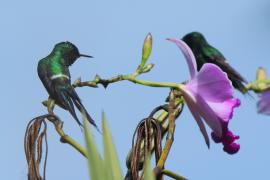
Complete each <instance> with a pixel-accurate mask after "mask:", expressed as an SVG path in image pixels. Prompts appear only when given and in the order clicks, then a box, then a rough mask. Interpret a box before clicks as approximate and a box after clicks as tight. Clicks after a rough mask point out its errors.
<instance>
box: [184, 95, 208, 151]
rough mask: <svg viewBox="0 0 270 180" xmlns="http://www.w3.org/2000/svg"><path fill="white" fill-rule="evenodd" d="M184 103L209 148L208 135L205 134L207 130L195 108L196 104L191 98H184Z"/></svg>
mask: <svg viewBox="0 0 270 180" xmlns="http://www.w3.org/2000/svg"><path fill="white" fill-rule="evenodd" d="M185 100H186V104H187V106H188V108H189V110H190V112H191V114H192V115H193V117H194V118H195V120H196V122H197V124H198V126H199V128H200V131H201V133H202V135H203V137H204V140H205V143H206V145H207V147H208V148H210V141H209V137H208V134H207V131H206V129H205V126H204V123H203V121H202V119H201V116H200V114H199V113H198V112H197V108H196V104H195V103H194V102H193V100H192V99H190V98H186V99H185Z"/></svg>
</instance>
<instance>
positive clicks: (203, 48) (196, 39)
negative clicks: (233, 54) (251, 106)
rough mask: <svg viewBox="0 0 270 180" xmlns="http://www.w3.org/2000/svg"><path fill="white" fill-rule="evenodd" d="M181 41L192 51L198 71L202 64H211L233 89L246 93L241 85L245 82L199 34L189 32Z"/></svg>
mask: <svg viewBox="0 0 270 180" xmlns="http://www.w3.org/2000/svg"><path fill="white" fill-rule="evenodd" d="M182 40H183V41H185V43H187V45H188V46H189V47H190V48H191V50H192V51H193V53H194V55H195V58H196V61H197V70H200V69H201V67H202V66H203V64H204V63H213V64H215V65H217V66H219V67H220V68H221V69H222V70H223V71H224V72H226V73H227V75H228V78H229V79H230V80H231V81H232V84H233V86H234V88H236V89H238V90H239V91H240V92H242V93H245V92H246V91H247V90H246V88H245V85H244V84H243V83H246V82H247V81H246V80H245V79H244V78H243V77H242V76H241V75H240V74H239V73H238V72H237V71H236V70H235V69H234V68H232V67H231V66H230V64H229V63H228V62H227V61H226V59H225V57H224V56H223V55H222V54H221V52H220V51H219V50H217V49H216V48H214V47H213V46H211V45H210V44H208V42H207V41H206V39H205V38H204V36H203V35H202V34H201V33H199V32H191V33H189V34H187V35H185V36H184V37H183V38H182Z"/></svg>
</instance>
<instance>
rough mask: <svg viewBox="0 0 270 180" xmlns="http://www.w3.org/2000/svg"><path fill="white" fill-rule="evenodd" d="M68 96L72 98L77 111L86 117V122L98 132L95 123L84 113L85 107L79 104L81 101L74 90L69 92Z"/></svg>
mask: <svg viewBox="0 0 270 180" xmlns="http://www.w3.org/2000/svg"><path fill="white" fill-rule="evenodd" d="M69 95H70V97H71V98H72V101H73V102H74V104H75V106H76V107H77V108H78V109H79V111H80V112H81V113H82V114H84V115H85V116H86V119H87V120H88V122H89V123H90V124H92V125H93V126H94V127H95V128H96V129H97V130H98V131H99V132H100V130H99V128H98V126H97V125H96V123H95V121H94V120H93V118H91V116H90V115H89V113H88V112H87V111H86V109H85V107H84V106H83V104H82V103H81V100H80V98H79V96H78V95H77V93H76V92H75V91H74V89H72V90H70V91H69Z"/></svg>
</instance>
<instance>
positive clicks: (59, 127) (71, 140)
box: [48, 115, 87, 157]
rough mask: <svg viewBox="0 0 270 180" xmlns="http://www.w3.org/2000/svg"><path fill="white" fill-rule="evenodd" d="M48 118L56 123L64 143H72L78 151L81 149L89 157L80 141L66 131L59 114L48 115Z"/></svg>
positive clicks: (55, 125) (57, 130) (56, 128)
mask: <svg viewBox="0 0 270 180" xmlns="http://www.w3.org/2000/svg"><path fill="white" fill-rule="evenodd" d="M48 120H49V121H50V122H52V123H53V124H54V127H55V130H56V132H57V133H58V134H59V135H60V141H61V142H62V143H67V144H69V145H71V146H72V147H73V148H75V149H76V150H77V151H79V152H80V153H81V154H82V155H83V156H84V157H87V152H86V150H85V149H84V148H83V147H82V146H81V145H80V144H79V143H77V142H76V141H75V140H74V139H72V138H71V137H69V136H68V135H67V134H66V133H65V132H64V130H63V128H62V126H63V123H62V121H61V120H60V119H59V118H58V117H57V116H55V115H52V117H50V116H48Z"/></svg>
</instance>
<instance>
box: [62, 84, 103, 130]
mask: <svg viewBox="0 0 270 180" xmlns="http://www.w3.org/2000/svg"><path fill="white" fill-rule="evenodd" d="M57 92H58V95H59V96H60V101H61V104H63V105H64V107H65V109H66V110H68V111H69V112H70V114H71V115H72V117H73V118H74V119H75V120H76V122H77V123H78V124H79V126H80V127H81V128H83V125H82V123H81V122H80V120H79V119H78V117H77V115H76V112H75V109H74V104H75V106H76V107H77V108H78V110H79V111H80V112H81V114H82V115H84V116H85V117H86V118H87V120H88V122H89V123H90V124H92V125H93V126H94V127H95V128H96V129H97V130H98V131H99V132H100V130H99V128H98V127H97V125H96V123H95V121H94V120H93V119H92V118H91V116H90V115H89V114H88V112H87V111H86V109H85V108H84V106H83V105H82V103H81V100H80V98H79V96H78V95H77V93H76V91H75V90H74V89H73V87H72V86H71V85H70V87H69V86H68V87H67V86H65V88H59V89H58V91H57Z"/></svg>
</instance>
